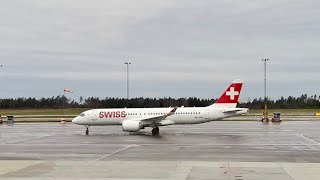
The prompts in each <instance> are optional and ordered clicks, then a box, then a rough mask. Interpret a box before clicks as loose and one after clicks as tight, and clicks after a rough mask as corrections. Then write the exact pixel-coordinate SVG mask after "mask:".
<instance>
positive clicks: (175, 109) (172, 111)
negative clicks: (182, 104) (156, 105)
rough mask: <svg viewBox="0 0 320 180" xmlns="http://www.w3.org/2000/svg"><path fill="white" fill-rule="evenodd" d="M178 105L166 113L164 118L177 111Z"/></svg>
mask: <svg viewBox="0 0 320 180" xmlns="http://www.w3.org/2000/svg"><path fill="white" fill-rule="evenodd" d="M177 109H178V107H175V108H173V109H172V110H171V111H170V112H169V113H168V114H166V115H165V118H166V117H168V116H171V115H173V114H174V113H175V112H176V111H177Z"/></svg>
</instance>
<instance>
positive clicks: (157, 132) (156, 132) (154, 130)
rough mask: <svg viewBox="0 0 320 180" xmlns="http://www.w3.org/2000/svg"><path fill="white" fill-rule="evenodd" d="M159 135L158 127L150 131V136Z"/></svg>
mask: <svg viewBox="0 0 320 180" xmlns="http://www.w3.org/2000/svg"><path fill="white" fill-rule="evenodd" d="M156 134H159V127H155V128H153V129H152V135H156Z"/></svg>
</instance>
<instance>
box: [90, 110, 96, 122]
mask: <svg viewBox="0 0 320 180" xmlns="http://www.w3.org/2000/svg"><path fill="white" fill-rule="evenodd" d="M91 117H92V118H91V120H92V122H96V121H97V120H98V112H97V111H95V110H93V111H92V114H91Z"/></svg>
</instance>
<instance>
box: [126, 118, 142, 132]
mask: <svg viewBox="0 0 320 180" xmlns="http://www.w3.org/2000/svg"><path fill="white" fill-rule="evenodd" d="M141 128H143V126H142V122H140V121H133V120H125V121H123V122H122V130H123V131H125V132H137V131H139V130H140V129H141Z"/></svg>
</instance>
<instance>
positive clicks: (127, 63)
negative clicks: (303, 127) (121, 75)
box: [124, 62, 131, 100]
mask: <svg viewBox="0 0 320 180" xmlns="http://www.w3.org/2000/svg"><path fill="white" fill-rule="evenodd" d="M124 64H125V65H127V100H129V65H130V64H131V63H130V62H126V63H124Z"/></svg>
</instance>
